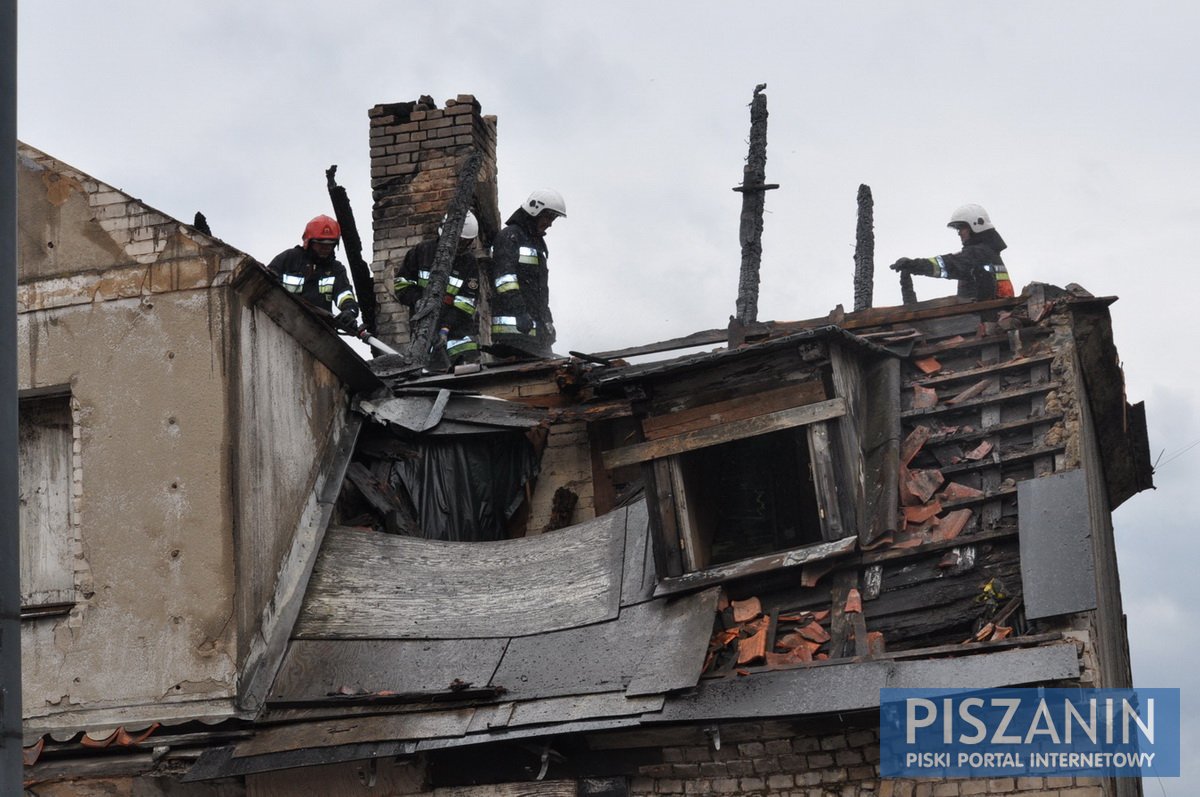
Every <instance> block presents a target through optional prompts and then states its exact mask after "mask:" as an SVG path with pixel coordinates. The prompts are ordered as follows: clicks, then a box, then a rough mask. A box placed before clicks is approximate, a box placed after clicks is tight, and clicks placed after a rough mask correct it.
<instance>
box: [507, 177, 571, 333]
mask: <svg viewBox="0 0 1200 797" xmlns="http://www.w3.org/2000/svg"><path fill="white" fill-rule="evenodd" d="M566 215H567V206H566V203H565V202H563V198H562V194H560V193H558V192H557V191H555V190H553V189H550V188H539V189H538V190H536V191H534V192H533V193H532V194H530V195H529V197H528V198H527V199H526V200H525V201H524V202H523V203H522V204H521V207H520V208H519V209H518V210H517V211H516V212H514V213H513V214H512V215H511V216H509V218H508V221H507V222H506V225H507V226H505V228H504V229H503V230H501V231H500V234H499V235H497V236H496V240H495V242H494V243H493V244H492V275H491V276H492V300H491V307H492V347H493V349H494V350H495V352H496V353H497V354H500V355H516V356H524V357H530V356H532V357H551V356H553V352H552V351H551V349H552V347H553V345H554V341H555V339H556V335H555V330H554V316H553V315H552V314H551V312H550V285H549V279H548V278H549V271H548V270H547V266H546V261H547V257H548V254H549V253H548V250H547V248H546V231H547V230H549V229H550V225H551V224H553V223H554V221H555V219H558V218H566Z"/></svg>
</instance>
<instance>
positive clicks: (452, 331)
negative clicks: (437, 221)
mask: <svg viewBox="0 0 1200 797" xmlns="http://www.w3.org/2000/svg"><path fill="white" fill-rule="evenodd" d="M445 222H446V220H445V218H443V219H442V224H445ZM438 232H439V234H440V232H441V227H439V228H438ZM478 235H479V221H478V220H477V219H476V218H475V214H473V213H471V212H470V211H467V215H466V218H465V219H464V220H463V226H462V232H460V233H459V237H458V248H457V250H456V252H455V255H454V262H453V264H451V266H450V276H449V279H448V280H447V281H446V292H445V293H444V294H442V308H441V313H440V314H439V316H438V329H439V331H442V332H443V336H444V337H445V339H446V341H445V342H446V354H447V355H448V356H449V358H450V364H451V365H459V364H462V363H473V362H478V361H479V321H478V319H477V318H476V315H475V311H476V304H477V302H478V300H479V261H478V260H477V259H476V257H475V238H476V237H477V236H478ZM437 245H438V238H437V237H436V236H435V237H433V238H430V239H428V240H426V241H422V242H421V243H419V244H417V245H416V246H414V247H413V248H412V249H409V250H408V252H406V253H405V255H404V262H403V263H402V264H401V265H400V267H399V268H398V269H397V270H396V280H395V283H394V284H393V288H394V290H395V292H396V298H397V299H398V300H399V301H400V303H401V304H404V305H406V306H407V307H408V309H409V312H410V316H411V311H412V310H413V309H415V308H416V306H417V303H418V302H420V300H421V297H422V296H423V295H424V294H425V288H426V287H428V285H429V274H430V271H431V270H432V269H433V259H434V256H435V255H436V254H437ZM409 331H410V332H413V333H415V332H416V329H415V328H414V327H413V324H412V321H411V317H410V321H409Z"/></svg>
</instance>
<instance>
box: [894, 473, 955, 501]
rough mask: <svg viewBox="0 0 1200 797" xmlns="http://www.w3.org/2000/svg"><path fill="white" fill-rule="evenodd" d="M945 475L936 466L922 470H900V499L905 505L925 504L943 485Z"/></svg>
mask: <svg viewBox="0 0 1200 797" xmlns="http://www.w3.org/2000/svg"><path fill="white" fill-rule="evenodd" d="M943 481H945V477H944V476H942V472H941V471H940V470H937V469H935V468H927V469H921V470H909V469H908V468H901V470H900V501H901V503H902V504H904V505H905V506H915V505H917V504H925V503H928V502H929V499H930V498H932V497H933V494H934V493H935V492H937V488H938V487H941V486H942V482H943Z"/></svg>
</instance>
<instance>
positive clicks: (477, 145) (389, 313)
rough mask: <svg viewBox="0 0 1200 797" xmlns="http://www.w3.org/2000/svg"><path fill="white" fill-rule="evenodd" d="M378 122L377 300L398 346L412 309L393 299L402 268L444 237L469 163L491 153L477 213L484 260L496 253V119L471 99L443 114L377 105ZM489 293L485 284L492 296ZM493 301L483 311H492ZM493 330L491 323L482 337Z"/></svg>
mask: <svg viewBox="0 0 1200 797" xmlns="http://www.w3.org/2000/svg"><path fill="white" fill-rule="evenodd" d="M369 116H370V118H371V190H372V194H373V197H374V201H375V204H374V207H373V208H372V220H373V222H374V229H375V248H374V258H373V261H372V263H371V271H372V273H373V274H374V277H375V295H376V299H377V300H378V302H379V317H378V324H377V326H378V330H377V334H378V336H379V338H380V339H381V340H383V341H386V342H388V343H392V344H403V343H407V342H408V339H409V335H408V308H406V307H404V305H402V304H400V303H399V302H397V301H396V299H395V297H394V296H393V295H392V283H393V282H394V280H395V277H396V267H397V266H399V265H400V262H401V261H402V260H403V259H404V254H405V253H406V252H407V251H408V250H409V249H411V248H412V247H413V246H415V245H416V244H418V243H420V242H421V241H423V240H425V239H426V238H430V237H432V236H435V235H437V228H438V225H439V224H440V223H441V220H442V217H443V216H444V215H445V214H446V210H447V209H448V208H449V206H450V201H451V199H453V197H454V190H455V187H456V183H457V180H458V172H459V169H460V168H461V166H462V164H463V162H464V161H465V160H466V159H467V157H468V156H469V155H471V154H472V153H473V152H477V151H478V152H481V153H482V154H483V166H482V168H481V169H480V171H479V177H478V181H477V183H476V186H475V200H474V203H473V205H472V208H471V209H472V211H473V212H474V213H475V216H476V218H477V219H479V239H478V243H477V246H479V247H481V249H480V251H479V252H478V253H479V254H483V253H484V252H489V251H491V244H492V239H493V238H495V237H496V233H497V232H499V231H500V211H499V207H498V202H499V200H498V198H497V192H496V117H495V116H483V115H481V114H480V112H479V103H478V102H477V101H476V99H475V97H474V96H472V95H470V94H460V95H458V97H456V98H454V99H452V100H446V107H445V108H438V107H437V103H436V102H434V100H433V99H432V98H431V97H428V96H423V97H421V98H420V99H419V100H417V101H416V102H399V103H390V104H386V105H376V106H375V107H374V108H372V109H371V110H370V111H369ZM487 287H488V286H487V285H486V281H485V285H484V289H485V293H486V288H487ZM486 308H487V301H486V297H485V299H484V302H483V303H482V307H481V312H482V311H486ZM487 330H488V325H487V324H482V325H481V331H482V332H484V334H485V335H486V332H487Z"/></svg>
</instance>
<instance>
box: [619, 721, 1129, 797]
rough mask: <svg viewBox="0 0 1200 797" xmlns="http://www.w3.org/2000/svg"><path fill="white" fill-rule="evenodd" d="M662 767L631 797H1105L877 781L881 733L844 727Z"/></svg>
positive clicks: (674, 753)
mask: <svg viewBox="0 0 1200 797" xmlns="http://www.w3.org/2000/svg"><path fill="white" fill-rule="evenodd" d="M662 760H663V763H661V764H651V765H647V766H643V767H640V768H639V770H638V775H637V776H636V777H634V778H632V780H631V781H630V795H631V797H651V795H755V796H756V797H971V795H984V794H986V795H1000V797H1010V796H1015V795H1022V796H1024V795H1044V796H1045V797H1107V795H1109V794H1110V792H1109V791H1107V790H1106V787H1105V785H1104V781H1103V780H1102V779H1100V778H1084V777H1078V778H1069V777H1068V778H990V779H986V780H927V779H922V780H895V779H886V780H885V779H881V778H880V777H879V735H878V733H877V732H876V731H873V730H850V731H847V732H845V733H833V734H828V735H822V736H819V737H818V736H789V737H786V738H777V739H762V740H756V741H748V742H741V743H737V744H726V745H723V746H722V747H721V749H720V750H716V749H714V748H713V747H712V746H711V745H709V746H688V747H668V748H664V749H663V751H662Z"/></svg>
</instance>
